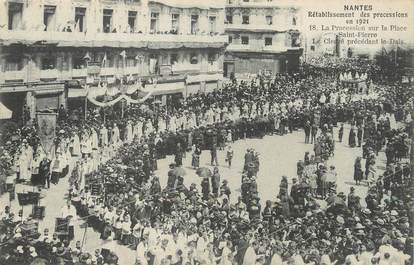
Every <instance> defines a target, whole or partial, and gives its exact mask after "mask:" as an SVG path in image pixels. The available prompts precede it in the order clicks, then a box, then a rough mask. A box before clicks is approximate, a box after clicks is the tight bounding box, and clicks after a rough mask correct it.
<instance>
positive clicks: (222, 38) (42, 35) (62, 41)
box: [0, 30, 228, 49]
mask: <svg viewBox="0 0 414 265" xmlns="http://www.w3.org/2000/svg"><path fill="white" fill-rule="evenodd" d="M1 36H2V37H1V39H0V44H3V45H10V44H15V43H20V44H25V45H31V44H36V45H48V44H50V45H57V46H58V47H117V48H149V49H168V48H183V47H187V48H221V47H223V46H224V45H225V44H226V43H227V42H228V37H227V35H213V36H211V35H209V34H204V35H203V34H200V35H190V34H188V35H175V34H143V33H92V32H90V33H89V32H88V33H84V32H49V31H38V32H35V33H34V32H32V31H31V32H28V31H18V30H17V31H14V30H12V31H9V30H6V31H1Z"/></svg>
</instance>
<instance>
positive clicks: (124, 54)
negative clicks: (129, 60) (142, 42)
mask: <svg viewBox="0 0 414 265" xmlns="http://www.w3.org/2000/svg"><path fill="white" fill-rule="evenodd" d="M119 55H121V56H122V58H123V59H124V60H125V57H126V51H125V50H123V51H122V52H121V53H120V54H119Z"/></svg>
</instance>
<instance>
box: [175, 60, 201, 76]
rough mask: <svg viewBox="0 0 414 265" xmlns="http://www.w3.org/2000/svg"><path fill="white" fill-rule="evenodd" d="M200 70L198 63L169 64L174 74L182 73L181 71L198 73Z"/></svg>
mask: <svg viewBox="0 0 414 265" xmlns="http://www.w3.org/2000/svg"><path fill="white" fill-rule="evenodd" d="M200 70H201V66H200V64H189V63H184V64H173V65H172V66H171V71H172V73H173V74H174V75H176V74H183V73H198V72H200Z"/></svg>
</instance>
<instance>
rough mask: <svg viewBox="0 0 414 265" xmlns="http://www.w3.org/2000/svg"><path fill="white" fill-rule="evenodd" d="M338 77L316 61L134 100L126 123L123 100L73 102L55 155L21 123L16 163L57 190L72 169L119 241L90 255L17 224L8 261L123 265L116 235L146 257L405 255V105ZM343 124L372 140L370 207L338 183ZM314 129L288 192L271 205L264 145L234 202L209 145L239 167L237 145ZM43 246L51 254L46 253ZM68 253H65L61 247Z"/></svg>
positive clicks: (85, 211)
mask: <svg viewBox="0 0 414 265" xmlns="http://www.w3.org/2000/svg"><path fill="white" fill-rule="evenodd" d="M361 67H362V66H361ZM365 72H368V71H367V69H365ZM331 74H332V73H328V74H327V73H326V72H325V71H319V70H317V69H312V71H302V72H299V73H297V74H293V75H288V74H283V75H282V74H279V75H276V76H274V77H272V78H270V79H269V78H263V77H258V78H256V79H253V80H251V81H249V82H247V81H241V82H237V80H233V81H232V82H231V83H229V84H226V85H225V86H224V87H223V89H221V90H218V91H214V92H211V93H206V94H204V93H203V94H202V93H199V94H195V95H191V96H189V97H187V98H186V99H185V100H182V101H179V102H176V103H175V104H173V105H170V106H168V108H166V107H161V106H158V105H157V104H154V105H153V106H152V107H150V108H142V107H140V108H135V107H133V106H130V107H129V108H127V109H126V110H125V113H124V119H120V118H119V117H120V115H119V113H117V112H116V110H113V111H112V112H111V111H109V112H108V111H107V110H105V111H102V110H99V109H94V110H90V111H89V113H88V114H87V117H88V119H87V120H86V121H82V120H80V119H79V115H78V114H79V112H76V111H75V112H69V111H66V110H65V109H64V108H63V107H62V108H61V109H60V110H59V124H58V130H57V131H58V134H57V137H56V141H55V146H56V148H55V150H56V152H55V153H56V154H55V155H54V157H53V159H52V157H48V156H47V154H46V153H45V152H44V150H42V147H41V145H40V144H39V141H38V138H37V137H36V135H35V133H32V134H33V135H32V136H30V137H27V136H25V135H27V133H23V132H19V137H18V138H17V141H19V139H20V141H21V146H18V147H17V148H16V147H14V149H11V148H10V149H9V150H7V151H8V152H10V154H13V155H10V156H9V157H10V159H9V160H7V159H6V161H13V163H9V164H10V168H12V166H11V165H13V164H14V165H15V167H14V168H15V172H16V173H17V174H16V175H17V179H18V180H19V181H22V180H23V181H24V180H26V181H31V182H32V183H33V184H34V185H40V186H45V187H48V186H49V185H50V182H51V183H52V184H57V183H58V181H59V179H60V178H62V177H65V176H67V175H69V176H68V177H69V178H70V183H71V187H70V197H71V198H72V203H73V205H74V206H75V208H76V212H77V214H78V215H79V216H80V217H81V218H82V219H84V220H86V221H87V222H88V224H89V225H90V226H91V227H93V228H94V229H95V230H96V231H97V232H99V233H100V234H101V239H102V240H103V242H106V243H108V244H106V245H108V249H104V250H103V251H98V252H97V253H96V255H90V254H87V253H82V252H81V251H80V249H78V248H77V249H70V248H68V241H69V240H70V238H69V240H66V241H65V240H61V239H56V240H57V241H59V242H57V241H56V240H55V239H53V240H52V243H49V242H47V243H45V241H47V240H44V238H43V237H40V238H42V239H41V240H39V238H37V239H36V238H35V239H33V238H32V237H31V240H32V241H30V242H28V241H27V240H28V237H26V236H20V237H19V236H17V238H18V240H16V235H19V233H18V232H16V230H15V229H12V230H8V231H7V233H5V234H4V237H3V240H2V242H6V244H5V246H6V247H8V248H9V250H10V251H8V252H5V253H10V254H9V256H2V258H5V260H7V261H8V262H10V263H8V264H13V263H11V262H14V260H17V261H18V262H19V261H21V260H22V259H25V258H26V257H28V256H35V257H36V256H38V255H39V256H42V258H46V259H48V260H49V261H50V262H52V260H53V259H54V258H56V256H59V257H61V256H64V258H62V259H63V260H65V261H66V262H69V264H71V263H70V262H73V259H74V258H76V257H78V259H77V262H79V264H104V263H107V264H116V263H117V258H116V255H115V254H114V253H113V252H112V251H111V249H110V248H111V247H110V245H111V243H114V242H118V243H119V244H124V245H127V246H129V247H131V248H133V249H135V250H136V264H151V265H153V264H156V265H158V264H195V263H197V264H243V265H248V264H284V263H285V264H296V265H299V264H309V263H311V262H314V264H326V265H329V264H335V262H337V264H364V265H365V264H404V262H405V260H408V258H409V257H407V256H406V254H408V253H412V251H413V250H412V244H413V242H412V237H413V236H414V235H413V234H412V231H411V232H410V230H409V224H408V223H409V220H408V218H409V217H410V215H409V214H410V212H409V211H410V208H412V206H413V204H412V200H411V198H410V196H409V194H410V190H409V189H408V187H409V186H410V185H409V184H410V183H412V180H411V179H410V178H409V175H407V172H409V170H407V169H405V168H406V167H408V168H409V165H406V166H402V165H401V163H400V160H401V159H402V158H405V157H406V156H407V154H408V149H407V141H408V136H407V134H406V133H405V131H404V130H400V131H398V130H396V129H395V127H394V126H393V124H394V123H395V122H394V121H393V118H392V117H393V115H392V114H393V113H394V108H395V107H397V106H394V105H393V102H390V99H389V98H387V97H386V96H387V95H388V94H387V93H388V90H386V89H383V90H381V89H379V90H378V92H379V93H383V95H384V97H375V98H374V97H362V96H360V95H357V94H352V93H347V91H346V90H344V89H342V87H341V86H340V85H337V83H336V81H337V76H332V75H331ZM167 113H168V115H167ZM406 114H407V113H403V115H402V116H403V117H402V119H401V120H405V117H406V116H407V115H406ZM102 120H105V121H106V124H104V123H102ZM338 123H341V125H340V126H341V128H342V134H343V127H342V126H343V125H342V124H343V123H350V124H351V125H352V126H356V127H357V128H358V132H357V133H356V135H355V133H353V134H354V135H353V136H352V132H353V130H354V129H351V132H350V135H349V145H350V146H351V147H354V146H356V145H357V144H356V139H355V137H357V138H358V145H359V146H362V144H364V146H363V148H364V157H363V158H360V159H357V161H356V162H355V174H354V178H355V181H356V182H357V183H359V182H361V181H364V180H366V181H367V182H368V184H369V192H368V194H367V196H366V198H365V201H366V205H367V207H361V204H360V201H359V200H360V199H361V198H359V197H358V196H356V195H355V194H354V192H355V191H354V190H353V189H352V188H351V190H350V193H349V194H348V196H347V195H345V194H343V193H337V192H336V187H335V186H336V178H337V173H336V171H335V166H334V165H331V166H328V161H329V158H330V157H331V156H333V155H334V149H335V138H336V137H335V136H334V135H333V127H335V126H337V125H338ZM28 128H31V127H28ZM302 128H303V129H304V132H305V143H312V144H314V154H312V155H310V154H309V153H308V154H305V157H304V160H303V161H299V162H298V164H297V168H298V172H297V176H296V177H295V178H293V179H292V182H293V184H292V185H291V187H290V188H289V184H288V183H289V182H288V178H287V177H283V179H282V182H281V184H280V187H279V194H278V195H277V194H276V191H275V196H276V195H277V198H276V200H275V201H266V202H265V203H264V205H263V206H264V207H263V209H262V205H261V204H262V203H261V202H260V197H259V194H258V191H257V183H256V180H257V177H258V172H259V168H260V158H259V155H258V153H256V152H255V151H254V150H251V149H249V150H247V152H246V155H245V165H244V168H243V174H242V176H241V196H240V197H239V199H238V200H237V202H232V201H231V199H230V194H231V192H232V191H231V190H230V188H229V187H228V184H227V181H226V180H225V179H224V180H223V181H221V180H222V178H221V176H220V172H219V170H218V168H217V167H215V168H214V170H213V172H210V171H209V169H207V168H203V167H200V162H199V161H200V156H201V155H202V151H203V150H209V151H210V154H211V165H212V166H218V164H219V161H218V159H217V150H220V149H221V150H225V152H226V162H227V163H228V166H229V167H230V166H231V160H232V157H233V151H232V149H231V144H232V142H234V141H236V140H239V139H244V138H256V137H258V138H261V137H263V136H264V135H266V134H280V135H284V134H287V133H291V132H293V131H294V130H297V129H302ZM359 130H361V134H360V135H359ZM31 131H34V130H33V129H32V130H29V132H31ZM358 135H359V136H358ZM352 138H353V139H352ZM338 140H339V141H342V136H341V129H340V130H339V137H338ZM28 142H29V143H28ZM12 145H13V144H10V146H12ZM384 145H386V149H385V151H386V154H387V165H388V166H387V170H386V171H385V172H384V176H383V177H379V176H378V175H379V174H376V172H375V158H376V155H377V154H378V152H379V151H380V150H381V149H382V148H383V146H384ZM5 148H7V146H6V147H5ZM13 150H14V151H13ZM190 150H191V151H192V154H191V155H192V162H191V166H192V167H193V168H194V169H196V172H197V174H198V175H199V176H200V177H202V178H203V181H202V184H201V187H197V185H195V184H192V185H190V186H189V187H186V186H185V185H184V175H185V170H183V168H182V163H183V157H184V156H185V155H186V153H187V151H190ZM167 155H174V163H173V164H171V165H170V167H171V168H170V171H169V172H168V183H167V186H166V187H161V185H160V181H159V177H158V176H156V175H155V174H154V172H155V171H156V170H157V159H161V158H165V157H166V156H167ZM13 157H15V158H14V159H13ZM73 159H75V160H76V162H75V164H74V166H73V168H72V169H71V170H69V166H70V161H71V160H73ZM362 159H365V160H366V163H365V165H366V170H365V176H364V173H363V171H362V169H361V167H362V163H361V160H362ZM328 167H329V169H328ZM399 168H404V169H401V170H399ZM29 169H30V170H29ZM36 169H37V170H36ZM9 171H10V170H9ZM69 172H70V174H68V173H69ZM399 172H402V174H401V177H399V176H400V174H399ZM161 177H164V176H161ZM388 193H390V195H391V196H385V197H386V200H381V199H383V198H384V194H385V195H386V194H388ZM321 199H322V200H326V202H327V204H328V206H327V207H326V208H325V207H322V206H321V203H320V200H321ZM68 207H70V206H68ZM3 215H4V214H3ZM10 215H11V214H10V213H8V212H7V213H6V215H5V217H6V218H2V219H6V220H7V219H9V218H10ZM2 217H4V216H2ZM12 217H13V215H12ZM72 217H73V216H72ZM11 220H13V219H11ZM12 223H15V222H12ZM6 227H10V226H6ZM12 227H13V226H12ZM2 234H3V233H2ZM39 236H40V235H39ZM19 238H21V239H20V240H19ZM21 240H26V241H25V242H26V243H25V244H27V246H24V245H25V244H24V243H23V242H22V241H21ZM410 240H411V241H410ZM42 244H47V247H45V249H47V251H48V252H47V253H44V254H41V255H40V253H39V252H40V249H43V247H39V246H44V245H42ZM2 249H3V248H2ZM4 249H6V248H4ZM11 249H13V251H11ZM33 249H34V250H33ZM58 250H59V251H58ZM61 251H63V252H64V253H65V254H62V255H58V253H61ZM410 251H411V252H410ZM55 253H56V254H55ZM35 257H34V258H35ZM86 257H87V258H86ZM18 262H17V263H15V264H19V263H18ZM387 262H388V263H387ZM73 263H74V264H77V263H75V262H73ZM52 264H55V263H53V262H52ZM56 264H57V263H56Z"/></svg>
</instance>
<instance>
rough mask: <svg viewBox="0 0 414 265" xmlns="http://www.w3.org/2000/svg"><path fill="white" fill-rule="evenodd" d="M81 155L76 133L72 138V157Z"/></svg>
mask: <svg viewBox="0 0 414 265" xmlns="http://www.w3.org/2000/svg"><path fill="white" fill-rule="evenodd" d="M80 155H81V147H80V140H79V136H78V134H77V133H75V134H74V135H73V137H72V156H80Z"/></svg>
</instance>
